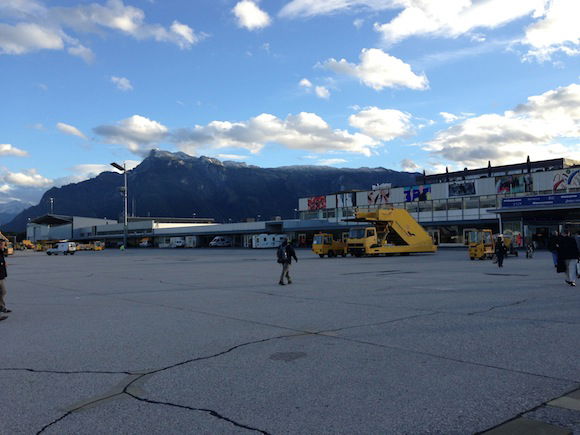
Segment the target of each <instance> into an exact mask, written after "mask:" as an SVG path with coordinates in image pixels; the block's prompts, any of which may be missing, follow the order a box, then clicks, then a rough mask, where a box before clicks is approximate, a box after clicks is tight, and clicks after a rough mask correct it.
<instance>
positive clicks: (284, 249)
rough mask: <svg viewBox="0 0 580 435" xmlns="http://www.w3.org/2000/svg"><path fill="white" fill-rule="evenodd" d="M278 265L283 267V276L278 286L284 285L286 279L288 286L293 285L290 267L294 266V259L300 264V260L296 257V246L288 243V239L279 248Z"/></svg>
mask: <svg viewBox="0 0 580 435" xmlns="http://www.w3.org/2000/svg"><path fill="white" fill-rule="evenodd" d="M277 256H278V263H280V264H281V265H282V274H281V275H280V281H278V284H280V285H285V284H284V277H286V280H287V281H288V284H292V279H291V278H290V265H291V264H292V258H294V260H296V262H298V258H297V257H296V251H295V250H294V246H292V243H288V239H284V241H283V242H282V244H281V245H280V246H279V247H278V252H277Z"/></svg>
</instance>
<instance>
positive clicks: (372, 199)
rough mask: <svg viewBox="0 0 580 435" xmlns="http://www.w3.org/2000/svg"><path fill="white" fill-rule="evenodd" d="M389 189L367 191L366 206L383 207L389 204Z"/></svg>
mask: <svg viewBox="0 0 580 435" xmlns="http://www.w3.org/2000/svg"><path fill="white" fill-rule="evenodd" d="M390 197H391V189H388V188H385V189H377V190H369V191H368V192H367V205H370V206H377V205H384V204H388V203H389V202H390Z"/></svg>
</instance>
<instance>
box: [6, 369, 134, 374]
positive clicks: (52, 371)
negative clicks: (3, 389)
mask: <svg viewBox="0 0 580 435" xmlns="http://www.w3.org/2000/svg"><path fill="white" fill-rule="evenodd" d="M0 372H30V373H43V374H52V375H135V374H138V373H137V372H126V371H118V372H111V371H101V370H44V369H31V368H22V367H2V368H0Z"/></svg>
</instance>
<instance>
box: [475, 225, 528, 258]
mask: <svg viewBox="0 0 580 435" xmlns="http://www.w3.org/2000/svg"><path fill="white" fill-rule="evenodd" d="M499 236H502V238H503V243H504V245H505V247H506V249H507V254H506V255H515V256H516V257H517V256H518V251H517V250H516V246H515V240H514V237H513V235H512V234H511V233H507V232H506V233H505V234H493V233H492V231H491V230H489V229H485V230H472V231H469V232H468V233H467V237H468V241H469V250H468V252H469V258H470V259H471V260H475V259H476V258H477V259H479V260H485V259H486V258H488V259H491V258H493V256H494V255H495V243H496V241H497V239H498V237H499Z"/></svg>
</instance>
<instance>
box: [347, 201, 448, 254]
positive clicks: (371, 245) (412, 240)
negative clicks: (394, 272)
mask: <svg viewBox="0 0 580 435" xmlns="http://www.w3.org/2000/svg"><path fill="white" fill-rule="evenodd" d="M345 220H346V221H349V222H366V223H368V225H366V226H362V225H361V226H360V227H356V228H352V229H351V230H350V232H349V235H348V252H349V253H350V254H352V255H354V256H356V257H360V256H362V255H380V254H401V255H408V254H411V253H418V252H435V251H437V246H435V245H434V244H433V239H432V238H431V236H430V235H429V234H428V233H427V232H426V231H425V230H424V229H423V227H422V226H421V225H419V224H418V223H417V221H416V220H415V219H413V217H412V216H411V215H410V214H409V213H408V212H407V210H403V209H399V208H392V209H378V210H375V211H370V212H359V211H357V212H356V213H355V217H354V218H349V219H345Z"/></svg>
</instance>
